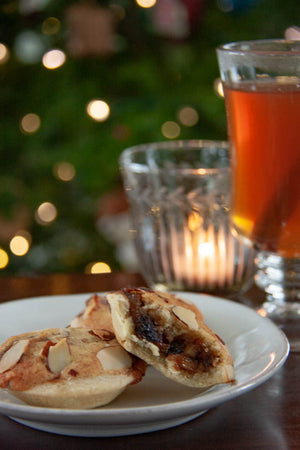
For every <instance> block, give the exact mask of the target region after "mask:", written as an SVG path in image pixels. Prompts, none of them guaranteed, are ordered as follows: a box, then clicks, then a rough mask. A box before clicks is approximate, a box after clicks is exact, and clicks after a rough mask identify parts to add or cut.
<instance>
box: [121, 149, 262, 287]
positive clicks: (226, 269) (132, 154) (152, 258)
mask: <svg viewBox="0 0 300 450" xmlns="http://www.w3.org/2000/svg"><path fill="white" fill-rule="evenodd" d="M120 167H121V172H122V176H123V179H124V187H125V190H126V193H127V196H128V200H129V204H130V211H131V218H132V232H133V233H134V242H135V246H136V251H137V258H138V261H139V265H140V272H141V274H142V275H143V276H144V278H145V280H146V281H147V283H148V285H149V286H150V287H151V288H153V289H157V290H165V291H166V290H180V291H201V292H214V293H234V292H236V291H238V290H241V289H242V288H243V287H245V286H246V285H247V282H248V281H249V280H250V279H251V277H252V275H253V267H254V263H253V261H254V250H253V249H252V248H251V247H250V246H247V245H246V244H245V242H242V241H241V240H240V239H239V238H238V236H237V234H236V232H235V230H234V229H233V227H232V226H231V222H230V214H229V195H230V169H229V150H228V144H227V142H223V141H205V140H189V141H176V140H175V141H167V142H160V143H149V144H144V145H137V146H134V147H131V148H128V149H125V150H124V151H123V153H122V154H121V157H120Z"/></svg>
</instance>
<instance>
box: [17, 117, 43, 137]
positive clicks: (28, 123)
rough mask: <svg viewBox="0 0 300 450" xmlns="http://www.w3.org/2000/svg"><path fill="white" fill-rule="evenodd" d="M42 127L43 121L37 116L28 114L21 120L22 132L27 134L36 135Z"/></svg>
mask: <svg viewBox="0 0 300 450" xmlns="http://www.w3.org/2000/svg"><path fill="white" fill-rule="evenodd" d="M40 126H41V119H40V118H39V116H38V115H37V114H34V113H29V114H26V115H25V116H24V117H23V118H22V120H21V130H22V131H23V132H25V133H29V134H32V133H35V132H36V131H37V130H38V129H39V128H40Z"/></svg>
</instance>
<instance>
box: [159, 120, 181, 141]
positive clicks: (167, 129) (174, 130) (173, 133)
mask: <svg viewBox="0 0 300 450" xmlns="http://www.w3.org/2000/svg"><path fill="white" fill-rule="evenodd" d="M180 131H181V130H180V126H179V125H178V123H176V122H173V121H172V120H169V121H167V122H165V123H164V124H163V125H162V127H161V132H162V134H163V136H165V137H166V138H168V139H175V138H177V137H178V136H179V135H180Z"/></svg>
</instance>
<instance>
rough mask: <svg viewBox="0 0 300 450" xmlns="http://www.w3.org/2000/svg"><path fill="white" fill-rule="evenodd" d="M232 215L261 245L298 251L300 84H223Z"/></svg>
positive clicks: (286, 254)
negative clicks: (230, 151)
mask: <svg viewBox="0 0 300 450" xmlns="http://www.w3.org/2000/svg"><path fill="white" fill-rule="evenodd" d="M225 99H226V110H227V115H228V128H229V130H228V131H229V138H230V141H231V145H232V175H233V178H234V183H233V187H234V188H233V190H232V208H233V220H234V224H235V226H236V228H237V229H238V231H239V232H240V233H241V234H242V235H244V236H246V237H247V238H248V239H250V240H251V241H252V242H254V243H255V244H256V245H257V246H258V247H259V248H261V249H264V250H267V251H273V252H277V253H278V254H279V255H281V256H283V257H297V256H300V84H299V85H298V86H297V84H292V83H291V82H290V81H289V80H288V79H286V80H284V79H283V80H279V81H278V83H269V82H264V81H261V82H259V83H256V84H251V83H249V82H245V83H241V84H240V85H238V86H235V85H234V84H233V85H230V84H225Z"/></svg>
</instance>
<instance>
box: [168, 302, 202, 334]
mask: <svg viewBox="0 0 300 450" xmlns="http://www.w3.org/2000/svg"><path fill="white" fill-rule="evenodd" d="M172 311H173V313H174V314H175V316H176V317H177V318H178V319H180V320H181V321H182V322H184V323H185V324H186V325H187V326H188V327H189V328H191V330H198V328H199V324H198V322H197V319H196V315H195V313H194V311H191V310H190V309H187V308H184V307H183V306H174V307H173V308H172Z"/></svg>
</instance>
